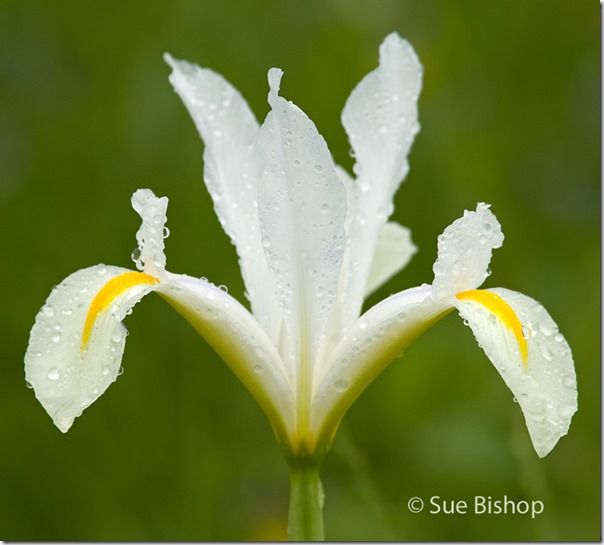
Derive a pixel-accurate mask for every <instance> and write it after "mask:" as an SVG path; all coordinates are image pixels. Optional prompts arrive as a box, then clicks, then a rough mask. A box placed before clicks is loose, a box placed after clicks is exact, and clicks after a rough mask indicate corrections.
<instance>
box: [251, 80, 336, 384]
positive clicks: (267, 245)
mask: <svg viewBox="0 0 604 545" xmlns="http://www.w3.org/2000/svg"><path fill="white" fill-rule="evenodd" d="M281 74H282V73H281V71H280V70H277V69H272V70H270V71H269V83H270V93H269V103H270V105H271V112H270V113H269V114H268V116H267V118H266V120H265V122H264V124H263V125H262V127H261V129H260V138H259V142H260V148H261V150H262V152H263V154H264V157H265V164H266V168H265V171H264V172H263V175H262V177H261V183H260V191H259V215H260V226H261V231H262V240H263V246H264V249H265V252H266V256H267V259H268V261H269V264H270V266H271V268H272V270H273V273H274V275H275V278H276V280H277V283H276V289H277V296H278V298H279V302H280V304H281V308H282V311H283V315H284V322H285V326H286V331H287V332H288V334H289V335H290V336H291V339H292V341H291V347H292V349H293V353H292V354H290V356H291V359H292V363H293V362H294V361H295V362H296V369H297V370H298V371H300V370H301V369H302V368H304V367H308V366H310V365H315V364H316V363H317V362H319V361H320V360H321V357H322V356H321V353H320V352H321V350H320V347H321V344H322V342H323V340H324V337H325V324H326V323H327V321H328V319H329V316H330V313H331V311H332V309H333V306H334V302H335V299H336V291H337V284H338V278H339V274H340V265H341V262H342V254H343V251H344V236H345V233H344V222H345V219H346V193H345V189H344V186H343V184H342V182H341V181H340V180H339V179H338V177H337V175H336V172H335V167H334V164H333V161H332V159H331V155H330V153H329V150H328V149H327V145H326V144H325V141H324V140H323V138H322V137H321V135H320V134H319V133H318V131H317V129H316V127H315V125H314V124H313V123H312V121H311V120H310V119H309V118H308V117H307V116H306V115H305V114H304V112H302V110H300V109H299V108H298V107H297V106H295V105H294V104H293V103H291V102H288V101H287V100H285V99H283V98H281V97H280V96H279V95H278V90H279V82H280V78H281ZM300 372H303V371H300Z"/></svg>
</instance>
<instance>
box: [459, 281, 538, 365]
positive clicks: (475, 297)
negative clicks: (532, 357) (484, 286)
mask: <svg viewBox="0 0 604 545" xmlns="http://www.w3.org/2000/svg"><path fill="white" fill-rule="evenodd" d="M456 297H457V298H458V299H459V300H460V301H474V302H475V303H479V304H481V305H482V306H483V307H485V308H486V309H487V310H489V311H490V312H492V313H493V314H494V315H495V316H497V318H499V319H500V320H501V321H502V322H503V323H504V324H505V325H506V326H507V327H509V328H510V329H511V330H512V333H513V334H514V337H516V341H518V348H520V355H521V356H522V364H523V366H524V368H525V369H526V368H527V363H526V360H527V358H528V346H527V344H526V339H525V338H524V334H523V333H522V324H521V323H520V320H519V319H518V316H517V315H516V313H515V312H514V309H513V308H512V307H511V306H510V305H508V303H507V302H506V301H505V299H503V298H502V297H500V296H499V295H497V294H495V293H493V292H490V291H486V290H468V291H462V292H460V293H458V294H457V295H456Z"/></svg>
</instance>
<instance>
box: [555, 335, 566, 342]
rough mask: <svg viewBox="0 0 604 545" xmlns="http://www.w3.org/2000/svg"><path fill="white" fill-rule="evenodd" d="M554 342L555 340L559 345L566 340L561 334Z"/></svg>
mask: <svg viewBox="0 0 604 545" xmlns="http://www.w3.org/2000/svg"><path fill="white" fill-rule="evenodd" d="M554 340H555V341H556V342H557V343H561V342H562V341H563V340H564V336H563V335H562V334H561V333H558V334H557V335H556V336H555V337H554Z"/></svg>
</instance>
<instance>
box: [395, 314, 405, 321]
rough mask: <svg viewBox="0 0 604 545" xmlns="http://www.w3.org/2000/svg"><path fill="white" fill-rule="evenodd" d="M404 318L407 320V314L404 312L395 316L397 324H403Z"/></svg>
mask: <svg viewBox="0 0 604 545" xmlns="http://www.w3.org/2000/svg"><path fill="white" fill-rule="evenodd" d="M405 318H407V313H405V312H399V313H398V314H397V315H396V319H397V320H398V321H399V322H403V321H404V320H405Z"/></svg>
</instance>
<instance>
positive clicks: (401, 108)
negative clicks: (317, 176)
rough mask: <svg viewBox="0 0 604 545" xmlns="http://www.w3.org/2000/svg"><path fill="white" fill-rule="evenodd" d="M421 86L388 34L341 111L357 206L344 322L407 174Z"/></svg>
mask: <svg viewBox="0 0 604 545" xmlns="http://www.w3.org/2000/svg"><path fill="white" fill-rule="evenodd" d="M421 83H422V66H421V64H420V63H419V60H418V58H417V56H416V54H415V52H414V51H413V48H412V47H411V45H410V44H409V43H408V42H406V41H405V40H403V39H401V38H400V37H399V36H398V35H397V34H394V33H393V34H390V35H389V36H387V37H386V39H385V40H384V41H383V42H382V44H381V46H380V64H379V67H378V68H377V69H375V70H374V71H372V72H370V73H369V74H367V76H365V78H363V80H362V81H361V82H360V83H359V84H358V85H357V86H356V88H355V89H354V90H353V91H352V93H351V95H350V97H349V98H348V101H347V102H346V105H345V107H344V110H343V112H342V123H343V125H344V128H345V129H346V132H347V133H348V137H349V139H350V143H351V145H352V149H353V151H354V154H355V157H356V164H355V167H354V171H355V174H356V175H357V181H356V184H355V188H356V191H357V193H358V198H357V200H358V203H359V206H358V210H357V211H356V214H355V217H354V221H353V224H352V228H351V229H350V231H349V243H348V244H349V246H350V247H351V254H352V259H351V260H350V265H349V272H348V273H349V275H350V277H351V279H350V282H349V283H348V292H347V293H345V294H344V295H343V298H344V299H345V300H346V320H347V323H351V322H352V321H354V320H355V319H356V317H357V316H358V314H359V312H360V309H361V305H362V302H363V295H364V290H365V287H366V285H367V279H368V276H369V270H370V266H371V259H372V257H373V254H374V251H375V245H376V242H377V238H378V234H379V232H380V229H381V227H382V225H384V223H385V222H386V220H387V219H388V217H389V216H390V214H391V213H392V208H393V205H392V199H393V196H394V194H395V192H396V190H397V189H398V187H399V185H400V183H401V181H402V180H403V178H404V177H405V176H406V174H407V171H408V163H407V155H408V154H409V150H410V147H411V144H412V143H413V139H414V137H415V135H416V133H417V132H418V130H419V124H418V122H417V99H418V96H419V92H420V89H421Z"/></svg>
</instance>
